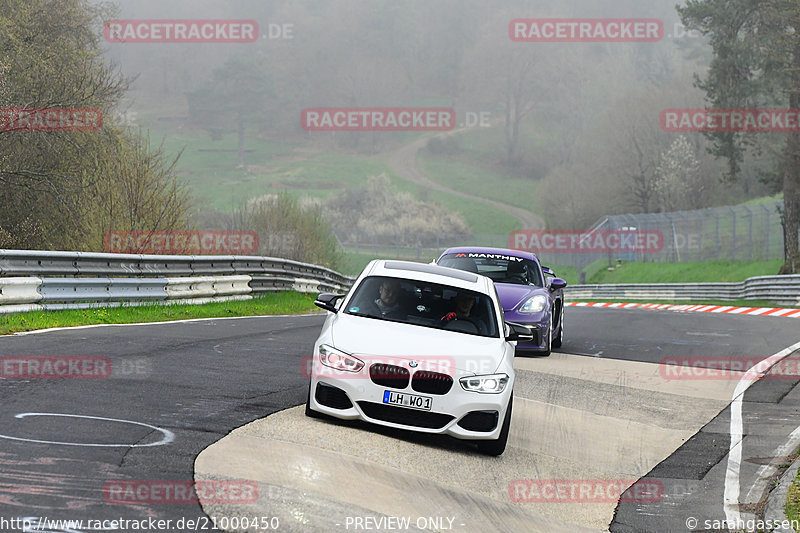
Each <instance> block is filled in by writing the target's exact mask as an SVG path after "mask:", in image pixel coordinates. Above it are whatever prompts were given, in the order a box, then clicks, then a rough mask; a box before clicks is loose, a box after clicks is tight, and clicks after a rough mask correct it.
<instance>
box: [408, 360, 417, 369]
mask: <svg viewBox="0 0 800 533" xmlns="http://www.w3.org/2000/svg"><path fill="white" fill-rule="evenodd" d="M408 366H410V367H411V368H417V366H419V363H417V362H416V361H409V362H408Z"/></svg>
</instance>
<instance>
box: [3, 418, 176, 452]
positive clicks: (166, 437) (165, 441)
mask: <svg viewBox="0 0 800 533" xmlns="http://www.w3.org/2000/svg"><path fill="white" fill-rule="evenodd" d="M29 416H62V417H67V418H86V419H89V420H103V421H107V422H122V423H123V424H134V425H137V426H144V427H146V428H150V429H154V430H156V431H158V432H160V433H161V434H162V435H164V436H163V437H162V438H161V440H160V441H157V442H151V443H149V444H95V443H84V442H60V441H54V440H37V439H25V438H21V437H11V436H9V435H0V439H8V440H18V441H23V442H38V443H40V444H60V445H62V446H92V447H101V448H147V447H150V446H162V445H164V444H169V443H170V442H172V441H173V440H175V434H174V433H173V432H171V431H169V430H168V429H162V428H160V427H157V426H151V425H150V424H145V423H144V422H135V421H133V420H123V419H120V418H105V417H102V416H86V415H69V414H63V413H19V414H17V415H14V418H26V417H29Z"/></svg>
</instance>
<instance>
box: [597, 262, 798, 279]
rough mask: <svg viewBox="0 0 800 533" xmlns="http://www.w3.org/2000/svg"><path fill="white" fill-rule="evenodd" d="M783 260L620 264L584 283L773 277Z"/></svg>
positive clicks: (598, 273) (604, 270)
mask: <svg viewBox="0 0 800 533" xmlns="http://www.w3.org/2000/svg"><path fill="white" fill-rule="evenodd" d="M782 264H783V260H781V259H776V260H774V261H749V262H742V261H704V262H698V263H636V262H629V263H622V265H621V266H619V267H616V268H615V269H614V270H608V269H602V270H600V271H598V272H597V273H596V274H594V275H593V276H592V277H591V279H587V280H586V282H587V283H590V284H592V283H693V282H697V283H702V282H737V281H744V280H746V279H747V278H752V277H755V276H774V275H776V274H777V273H778V270H779V269H780V267H781V265H782Z"/></svg>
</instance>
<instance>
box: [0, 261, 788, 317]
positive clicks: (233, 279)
mask: <svg viewBox="0 0 800 533" xmlns="http://www.w3.org/2000/svg"><path fill="white" fill-rule="evenodd" d="M45 276H46V277H45ZM353 280H354V278H350V277H347V276H344V275H342V274H340V273H338V272H335V271H333V270H331V269H328V268H325V267H321V266H317V265H311V264H307V263H301V262H299V261H292V260H289V259H280V258H275V257H259V256H230V255H220V256H208V255H204V256H185V255H179V256H175V255H173V256H169V255H137V254H106V253H87V252H44V251H35V250H34V251H31V250H0V313H6V312H18V311H29V310H35V309H63V308H86V307H96V306H98V305H108V306H114V305H121V304H122V303H126V305H128V304H141V303H147V302H161V303H173V302H174V303H178V302H186V303H205V302H208V301H221V300H230V299H247V298H251V297H252V294H257V293H263V292H274V291H285V290H289V291H298V292H307V293H319V292H341V291H346V290H347V289H348V288H349V287H350V286H351V285H352V283H353ZM566 294H567V296H568V297H569V298H572V299H576V300H577V299H581V300H585V299H614V300H620V299H630V300H675V301H679V300H686V301H691V300H694V301H698V300H723V301H732V300H767V301H771V302H775V303H777V304H779V305H800V275H795V276H761V277H755V278H750V279H747V280H745V281H743V282H741V283H653V284H639V283H633V284H614V285H611V284H609V285H573V286H570V287H567V288H566Z"/></svg>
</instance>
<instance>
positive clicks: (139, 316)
mask: <svg viewBox="0 0 800 533" xmlns="http://www.w3.org/2000/svg"><path fill="white" fill-rule="evenodd" d="M314 297H315V295H312V294H302V293H298V292H278V293H268V294H264V295H260V296H258V297H256V298H253V299H252V300H245V301H234V302H219V303H209V304H202V305H182V304H175V305H157V304H152V305H142V306H138V307H134V306H130V307H98V308H95V309H75V310H67V311H31V312H27V313H15V314H9V315H0V335H8V334H10V333H18V332H23V331H33V330H37V329H47V328H57V327H68V326H87V325H93V324H133V323H139V322H165V321H170V320H186V319H190V318H220V317H232V316H261V315H292V314H299V313H306V312H309V311H314V310H316V309H317V307H316V306H315V305H314Z"/></svg>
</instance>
